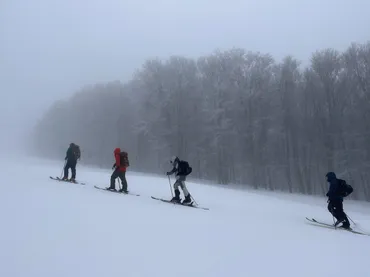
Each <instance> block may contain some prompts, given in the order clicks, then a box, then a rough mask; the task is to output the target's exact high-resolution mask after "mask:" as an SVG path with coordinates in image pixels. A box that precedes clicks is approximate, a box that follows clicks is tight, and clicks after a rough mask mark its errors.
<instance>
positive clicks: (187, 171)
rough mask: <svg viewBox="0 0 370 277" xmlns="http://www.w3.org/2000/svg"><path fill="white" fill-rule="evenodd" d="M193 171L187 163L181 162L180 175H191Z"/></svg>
mask: <svg viewBox="0 0 370 277" xmlns="http://www.w3.org/2000/svg"><path fill="white" fill-rule="evenodd" d="M192 171H193V169H192V168H191V166H189V163H188V162H187V161H179V172H178V175H185V176H187V175H189V174H190V173H191V172H192Z"/></svg>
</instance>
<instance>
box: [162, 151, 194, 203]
mask: <svg viewBox="0 0 370 277" xmlns="http://www.w3.org/2000/svg"><path fill="white" fill-rule="evenodd" d="M170 163H171V164H172V165H173V168H172V170H171V171H169V172H167V175H172V174H174V173H176V175H175V176H176V182H175V184H174V185H173V186H174V190H175V196H174V197H173V198H172V199H171V201H172V202H179V203H180V202H181V199H180V190H179V187H181V189H182V191H183V193H184V196H185V199H184V201H183V202H182V204H185V205H191V203H192V201H191V195H190V193H189V191H188V189H187V187H186V185H185V181H186V176H187V175H189V174H190V173H191V171H192V169H191V167H188V166H187V165H188V163H187V162H185V161H180V159H179V158H178V157H176V156H173V157H172V159H171V161H170Z"/></svg>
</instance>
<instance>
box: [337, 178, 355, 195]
mask: <svg viewBox="0 0 370 277" xmlns="http://www.w3.org/2000/svg"><path fill="white" fill-rule="evenodd" d="M338 181H339V189H338V195H339V196H341V197H347V196H348V195H350V194H351V193H352V192H353V187H352V186H351V185H349V184H347V183H346V181H345V180H342V179H338Z"/></svg>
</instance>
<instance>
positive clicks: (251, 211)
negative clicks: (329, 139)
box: [0, 159, 370, 277]
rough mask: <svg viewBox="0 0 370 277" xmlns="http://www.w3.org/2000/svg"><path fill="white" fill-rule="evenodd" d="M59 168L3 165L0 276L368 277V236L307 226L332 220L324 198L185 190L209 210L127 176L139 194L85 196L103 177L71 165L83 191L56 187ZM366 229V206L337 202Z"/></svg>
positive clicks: (162, 185)
mask: <svg viewBox="0 0 370 277" xmlns="http://www.w3.org/2000/svg"><path fill="white" fill-rule="evenodd" d="M61 167H62V162H61V163H51V162H48V161H34V160H26V159H25V160H21V161H19V160H18V161H16V162H11V161H9V160H8V161H7V163H2V179H1V185H0V220H1V227H0V255H1V257H0V276H4V277H11V276H17V277H18V276H25V277H31V276H35V277H60V276H63V277H73V276H86V277H94V276H99V277H105V276H107V277H116V276H117V277H118V276H119V277H123V276H127V277H133V276H140V277H145V276H148V277H149V276H150V277H152V276H158V277H167V276H171V277H172V276H176V277H182V276H186V277H189V276H192V277H196V276H199V277H226V276H232V277H238V276H240V277H246V276H251V277H258V276H263V277H272V276H282V277H290V276H291V277H313V276H315V277H319V276H323V277H330V276H335V277H340V276H345V277H348V276H357V277H359V276H364V277H365V276H369V274H370V270H369V267H368V265H367V262H368V261H369V257H370V237H366V236H360V235H356V234H352V233H350V232H347V231H340V230H331V229H326V228H321V227H315V226H311V225H309V224H307V221H306V220H305V219H304V218H305V216H310V217H315V218H317V219H321V220H325V221H327V222H329V223H331V222H332V218H331V216H330V214H329V213H328V212H327V210H326V201H325V198H313V197H304V196H292V195H284V194H277V193H259V192H253V191H252V192H243V191H234V190H230V189H223V188H219V187H212V186H206V185H200V184H194V183H188V188H189V190H190V192H191V193H192V194H193V196H194V198H195V199H196V200H197V202H198V203H199V205H202V206H206V207H209V208H210V210H209V211H204V210H199V209H192V208H188V207H182V206H175V205H172V204H167V203H162V202H160V201H155V200H153V199H151V198H150V196H152V195H153V196H157V197H163V198H170V197H171V193H170V191H169V184H168V180H167V179H166V178H154V177H150V176H145V175H135V174H134V173H129V174H128V177H127V179H128V183H129V189H130V190H131V191H133V192H136V193H139V194H140V195H141V196H140V197H136V196H129V195H120V194H115V193H111V192H106V191H101V190H97V189H94V187H93V185H98V186H102V187H103V186H107V185H108V182H109V177H110V173H111V172H110V171H109V170H107V171H104V170H97V169H89V168H82V167H81V166H79V167H78V171H77V174H78V175H77V179H79V180H80V181H84V182H86V183H87V185H86V186H81V185H75V184H68V183H63V182H57V181H53V180H50V179H49V176H50V175H52V176H59V175H60V172H61ZM345 209H346V211H347V212H348V214H349V215H350V216H351V218H352V219H353V220H354V221H355V222H358V223H360V224H361V227H362V229H365V230H367V231H370V213H369V212H370V209H369V206H368V205H367V204H363V203H361V204H357V203H348V202H346V203H345Z"/></svg>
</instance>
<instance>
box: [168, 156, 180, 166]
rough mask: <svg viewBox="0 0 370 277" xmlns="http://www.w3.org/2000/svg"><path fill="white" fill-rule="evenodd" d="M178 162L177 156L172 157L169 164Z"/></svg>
mask: <svg viewBox="0 0 370 277" xmlns="http://www.w3.org/2000/svg"><path fill="white" fill-rule="evenodd" d="M178 161H179V158H178V157H177V156H172V158H171V160H170V163H171V164H174V163H175V162H178Z"/></svg>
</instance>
